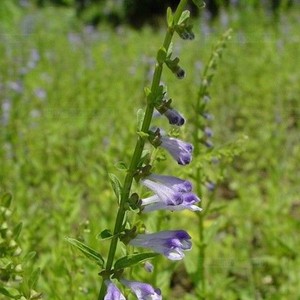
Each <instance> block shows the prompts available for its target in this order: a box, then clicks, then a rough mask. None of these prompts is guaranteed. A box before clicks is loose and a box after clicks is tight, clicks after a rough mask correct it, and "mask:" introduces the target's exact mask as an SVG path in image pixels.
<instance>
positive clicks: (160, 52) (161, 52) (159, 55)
mask: <svg viewBox="0 0 300 300" xmlns="http://www.w3.org/2000/svg"><path fill="white" fill-rule="evenodd" d="M166 57H167V51H166V49H165V48H160V49H159V50H158V52H157V56H156V59H157V61H158V63H159V64H162V63H164V61H165V60H166Z"/></svg>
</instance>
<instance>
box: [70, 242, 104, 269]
mask: <svg viewBox="0 0 300 300" xmlns="http://www.w3.org/2000/svg"><path fill="white" fill-rule="evenodd" d="M66 240H67V241H68V242H69V243H70V244H71V245H73V246H74V247H76V248H77V249H78V250H80V251H81V252H82V253H83V254H84V255H85V256H86V257H87V258H89V259H91V260H93V261H95V262H96V263H97V264H98V265H99V266H100V267H103V266H104V259H103V257H102V256H101V254H100V253H98V252H97V251H95V250H93V249H92V248H90V247H88V246H87V245H85V244H84V243H82V242H80V241H78V240H76V239H73V238H69V237H66Z"/></svg>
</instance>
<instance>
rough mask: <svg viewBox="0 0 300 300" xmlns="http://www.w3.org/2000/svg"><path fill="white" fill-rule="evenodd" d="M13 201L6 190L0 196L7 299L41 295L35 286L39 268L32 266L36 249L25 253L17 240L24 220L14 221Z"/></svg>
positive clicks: (2, 290)
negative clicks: (15, 223) (17, 222)
mask: <svg viewBox="0 0 300 300" xmlns="http://www.w3.org/2000/svg"><path fill="white" fill-rule="evenodd" d="M11 201H12V196H11V195H10V194H7V193H6V194H4V195H2V196H1V198H0V294H2V295H3V296H5V297H6V298H5V299H20V300H34V299H35V300H38V299H42V294H41V293H39V292H37V291H36V290H35V286H36V283H37V280H38V277H39V274H40V270H39V269H33V267H32V259H33V258H34V256H35V252H30V253H28V254H26V255H25V256H23V255H22V248H21V247H20V244H19V242H18V238H19V235H20V233H21V230H22V223H19V224H17V225H15V226H14V225H13V222H12V221H11V219H12V215H13V211H12V208H11ZM0 299H3V298H1V296H0Z"/></svg>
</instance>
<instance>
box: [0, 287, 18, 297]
mask: <svg viewBox="0 0 300 300" xmlns="http://www.w3.org/2000/svg"><path fill="white" fill-rule="evenodd" d="M10 290H12V288H10ZM10 290H8V289H6V288H4V287H1V286H0V294H2V295H4V296H6V297H9V298H11V299H18V298H19V293H18V291H17V290H16V289H13V290H12V291H13V292H14V293H12V292H11V291H10Z"/></svg>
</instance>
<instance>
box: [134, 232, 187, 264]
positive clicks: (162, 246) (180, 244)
mask: <svg viewBox="0 0 300 300" xmlns="http://www.w3.org/2000/svg"><path fill="white" fill-rule="evenodd" d="M190 240H191V237H190V236H189V234H188V233H187V232H186V231H184V230H167V231H160V232H157V233H149V234H138V235H137V236H136V237H135V238H134V239H132V240H131V241H130V242H129V244H130V245H132V246H137V247H144V248H149V249H151V250H153V251H155V252H157V253H160V254H163V255H164V256H166V257H167V258H168V259H170V260H181V259H183V257H184V253H183V251H185V250H190V249H191V248H192V243H191V241H190Z"/></svg>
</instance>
